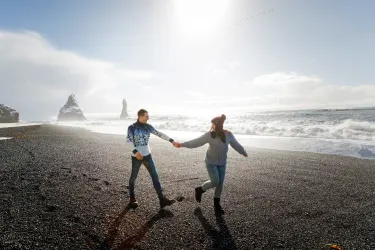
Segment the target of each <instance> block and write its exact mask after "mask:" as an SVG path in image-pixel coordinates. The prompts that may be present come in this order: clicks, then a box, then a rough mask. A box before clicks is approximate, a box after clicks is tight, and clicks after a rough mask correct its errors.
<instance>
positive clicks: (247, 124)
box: [51, 108, 375, 159]
mask: <svg viewBox="0 0 375 250" xmlns="http://www.w3.org/2000/svg"><path fill="white" fill-rule="evenodd" d="M218 115H219V114H218ZM118 117H119V114H112V115H102V116H100V115H99V116H98V115H95V116H87V118H88V121H85V122H56V121H51V123H53V124H59V125H62V126H76V127H82V128H86V129H88V130H91V131H93V132H97V133H105V134H118V135H124V136H125V135H126V132H127V127H128V126H129V125H130V124H132V123H133V122H135V121H136V117H130V118H128V119H126V120H119V118H118ZM211 118H212V117H204V116H198V115H197V116H184V115H157V116H153V115H152V113H150V120H149V123H150V124H151V125H153V126H154V127H155V128H156V129H158V130H160V131H162V132H164V133H166V134H167V135H169V136H170V137H172V138H174V139H175V140H177V141H181V142H182V141H185V140H190V139H193V138H196V137H198V136H200V135H202V134H203V133H204V132H206V131H209V129H210V126H211V124H210V121H211ZM224 127H225V128H226V129H227V130H230V131H231V132H233V133H234V135H235V136H236V138H237V139H238V141H239V142H240V143H241V144H242V145H244V146H247V147H254V148H268V149H280V150H291V151H306V152H315V153H327V154H338V155H346V156H354V157H359V158H366V159H375V108H362V109H323V110H299V111H274V112H248V113H244V114H242V115H234V116H231V115H228V114H227V120H226V121H225V124H224Z"/></svg>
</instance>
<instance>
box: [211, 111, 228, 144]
mask: <svg viewBox="0 0 375 250" xmlns="http://www.w3.org/2000/svg"><path fill="white" fill-rule="evenodd" d="M226 118H227V117H226V116H225V115H221V116H219V117H215V118H214V119H212V121H211V122H212V123H213V124H215V131H214V130H211V137H212V138H216V136H218V137H219V138H220V139H221V141H222V142H223V143H226V141H227V138H226V135H225V130H224V121H225V119H226Z"/></svg>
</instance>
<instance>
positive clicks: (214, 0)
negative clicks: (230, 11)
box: [174, 0, 229, 38]
mask: <svg viewBox="0 0 375 250" xmlns="http://www.w3.org/2000/svg"><path fill="white" fill-rule="evenodd" d="M228 3H229V0H174V14H175V16H176V19H177V24H178V28H179V29H180V30H181V32H183V33H184V34H185V35H187V36H189V37H191V38H198V37H200V36H205V35H208V34H210V33H211V32H212V31H213V30H215V29H217V28H218V25H219V23H220V21H221V20H222V19H223V17H224V16H225V14H226V10H227V7H228Z"/></svg>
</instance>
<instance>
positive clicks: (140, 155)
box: [135, 152, 143, 161]
mask: <svg viewBox="0 0 375 250" xmlns="http://www.w3.org/2000/svg"><path fill="white" fill-rule="evenodd" d="M135 157H136V158H137V159H138V160H140V161H141V160H143V155H142V154H141V153H139V152H137V153H135Z"/></svg>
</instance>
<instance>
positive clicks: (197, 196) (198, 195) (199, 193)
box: [195, 187, 205, 202]
mask: <svg viewBox="0 0 375 250" xmlns="http://www.w3.org/2000/svg"><path fill="white" fill-rule="evenodd" d="M204 192H205V191H204V190H203V188H202V187H196V188H195V200H196V201H197V202H201V200H202V194H203V193H204Z"/></svg>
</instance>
